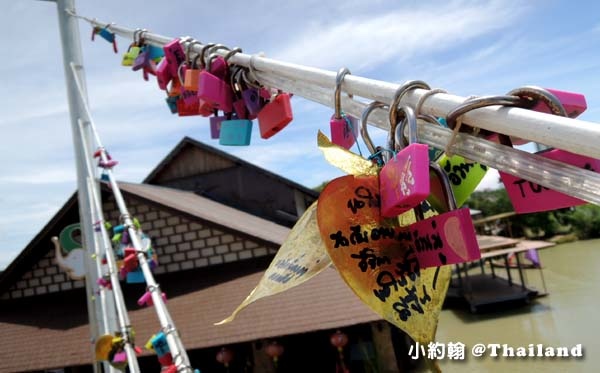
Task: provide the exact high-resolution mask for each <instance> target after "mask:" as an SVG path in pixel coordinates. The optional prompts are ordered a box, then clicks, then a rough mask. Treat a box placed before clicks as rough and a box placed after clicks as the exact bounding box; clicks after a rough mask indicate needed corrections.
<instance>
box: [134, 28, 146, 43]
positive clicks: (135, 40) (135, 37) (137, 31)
mask: <svg viewBox="0 0 600 373" xmlns="http://www.w3.org/2000/svg"><path fill="white" fill-rule="evenodd" d="M147 31H148V30H146V29H141V28H139V27H138V28H136V29H135V30H134V31H133V44H135V45H136V46H140V39H141V38H140V37H139V35H140V34H141V33H143V32H147Z"/></svg>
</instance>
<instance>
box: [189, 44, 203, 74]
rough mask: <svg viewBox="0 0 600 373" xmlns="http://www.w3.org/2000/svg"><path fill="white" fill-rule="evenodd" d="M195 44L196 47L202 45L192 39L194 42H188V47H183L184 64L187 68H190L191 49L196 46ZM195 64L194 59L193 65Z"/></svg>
mask: <svg viewBox="0 0 600 373" xmlns="http://www.w3.org/2000/svg"><path fill="white" fill-rule="evenodd" d="M196 44H198V45H202V42H201V41H198V40H196V39H194V40H192V41H190V42H189V43H188V45H186V47H185V60H186V64H187V65H188V66H190V67H191V66H192V64H191V57H192V54H191V49H192V48H193V47H194V45H196ZM195 63H196V59H194V64H195Z"/></svg>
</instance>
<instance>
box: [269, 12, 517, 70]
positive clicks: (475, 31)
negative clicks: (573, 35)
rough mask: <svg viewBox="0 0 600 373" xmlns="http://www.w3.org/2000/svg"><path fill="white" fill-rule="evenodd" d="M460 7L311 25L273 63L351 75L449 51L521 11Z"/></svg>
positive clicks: (391, 13)
mask: <svg viewBox="0 0 600 373" xmlns="http://www.w3.org/2000/svg"><path fill="white" fill-rule="evenodd" d="M464 5H465V4H464V3H463V2H456V1H454V2H449V3H446V4H444V5H441V4H426V5H422V6H419V7H411V8H408V7H405V8H401V9H394V10H390V11H389V12H387V13H385V14H379V15H373V14H358V15H353V16H351V17H340V19H343V21H341V22H339V23H329V22H327V21H325V20H323V19H321V20H315V21H313V22H312V24H310V26H309V27H307V28H306V29H305V30H304V31H303V33H302V34H300V35H298V36H296V37H293V38H291V39H290V40H289V42H288V45H289V47H287V48H283V50H281V51H279V52H277V53H276V54H275V55H274V58H277V59H281V60H285V61H292V62H296V63H303V64H309V65H313V66H314V65H316V66H318V67H329V68H331V67H336V66H338V67H339V66H341V65H342V64H344V65H346V66H348V67H349V68H350V69H351V70H353V69H356V70H357V71H359V70H363V69H367V70H369V69H373V68H375V67H376V66H377V65H379V64H381V63H382V62H385V61H389V60H391V59H395V60H406V59H408V58H411V57H414V56H416V55H426V54H428V53H431V52H440V51H443V50H447V49H450V48H453V47H455V46H457V45H459V44H461V43H464V42H465V41H467V40H470V39H472V38H475V37H477V36H481V35H484V34H486V33H489V32H490V31H494V30H497V29H500V28H503V27H506V26H507V25H508V24H511V23H512V22H515V20H516V19H517V18H518V17H519V16H520V15H521V14H522V13H523V11H524V9H525V7H524V6H523V5H522V4H521V3H517V2H495V1H493V2H481V3H475V4H469V6H464Z"/></svg>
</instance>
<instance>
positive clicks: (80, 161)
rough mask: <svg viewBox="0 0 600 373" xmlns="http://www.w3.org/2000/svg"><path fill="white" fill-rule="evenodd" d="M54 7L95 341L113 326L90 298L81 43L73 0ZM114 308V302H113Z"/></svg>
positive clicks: (91, 269)
mask: <svg viewBox="0 0 600 373" xmlns="http://www.w3.org/2000/svg"><path fill="white" fill-rule="evenodd" d="M56 7H57V12H58V24H59V30H60V38H61V45H62V52H63V64H64V71H65V81H66V84H67V100H68V102H69V112H70V117H71V134H72V137H73V149H74V151H75V166H76V170H77V201H78V204H79V219H80V220H79V221H80V224H81V232H82V236H83V239H82V243H83V245H84V249H85V250H86V252H87V254H88V255H86V258H85V260H84V263H85V269H86V276H85V283H86V298H87V304H88V318H89V322H90V337H91V340H92V342H95V340H96V338H97V337H98V334H99V331H100V330H101V329H103V330H106V329H114V327H115V326H113V325H110V326H106V327H102V328H100V326H99V325H98V323H99V321H102V319H103V317H102V315H101V312H102V311H101V308H100V302H96V301H95V300H94V298H93V294H94V288H95V286H96V280H97V278H98V274H97V273H96V268H95V266H94V264H93V263H92V254H93V253H94V252H95V249H94V244H95V242H94V231H93V222H92V214H91V208H90V207H91V202H92V201H91V198H90V189H89V188H90V187H89V186H88V183H87V175H88V171H91V160H90V159H86V158H85V152H84V150H83V147H84V146H87V147H88V149H89V148H90V146H91V144H92V142H91V135H90V130H89V128H88V126H85V127H84V128H83V129H82V130H81V132H80V130H79V125H78V120H79V119H80V118H86V117H87V116H86V113H85V111H84V110H83V104H84V102H83V100H85V99H87V97H86V96H85V80H84V74H83V69H81V70H79V73H80V75H79V78H80V81H81V82H82V86H83V87H82V88H83V89H84V95H80V94H79V91H78V88H77V86H76V83H75V79H74V76H73V74H72V73H71V66H70V64H71V63H74V64H76V65H82V63H83V58H82V53H81V44H80V38H79V23H78V22H77V19H75V18H74V17H72V16H71V15H70V14H68V13H67V10H69V11H74V10H75V1H74V0H57V1H56ZM113 308H114V303H113ZM90 345H91V351H90V353H91V354H92V356H91V361H93V362H94V363H93V366H94V372H98V371H99V365H98V363H97V362H96V361H95V360H96V359H95V349H94V343H91V344H90ZM104 368H105V369H104V371H105V372H116V370H114V368H112V367H111V366H110V365H108V364H105V365H104Z"/></svg>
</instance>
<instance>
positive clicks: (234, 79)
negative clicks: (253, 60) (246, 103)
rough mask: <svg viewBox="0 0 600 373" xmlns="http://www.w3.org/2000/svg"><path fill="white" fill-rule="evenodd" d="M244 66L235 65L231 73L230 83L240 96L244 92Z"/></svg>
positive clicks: (235, 92) (237, 95) (234, 91)
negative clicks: (242, 75)
mask: <svg viewBox="0 0 600 373" xmlns="http://www.w3.org/2000/svg"><path fill="white" fill-rule="evenodd" d="M243 70H244V69H243V67H241V66H238V65H234V66H233V67H232V68H231V70H230V74H229V84H230V85H231V89H232V90H233V93H234V94H235V95H236V97H238V98H240V97H241V93H242V77H241V74H242V72H243Z"/></svg>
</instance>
